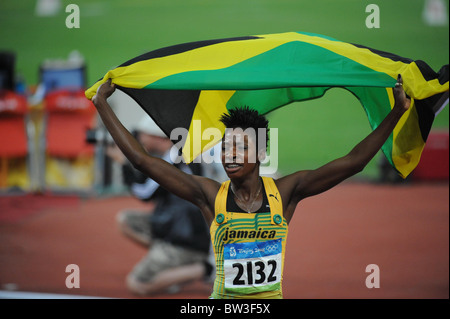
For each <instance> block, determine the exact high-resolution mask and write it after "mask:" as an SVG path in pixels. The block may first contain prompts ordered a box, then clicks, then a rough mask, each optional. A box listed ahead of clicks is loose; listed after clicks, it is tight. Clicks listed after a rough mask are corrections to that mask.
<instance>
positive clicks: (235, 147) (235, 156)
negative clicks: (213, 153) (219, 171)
mask: <svg viewBox="0 0 450 319" xmlns="http://www.w3.org/2000/svg"><path fill="white" fill-rule="evenodd" d="M256 140H257V139H256V136H255V134H254V130H253V134H252V130H249V129H247V130H245V131H243V130H242V129H240V128H237V129H226V130H225V135H224V137H223V139H222V165H223V168H224V169H225V172H226V173H227V176H228V177H229V178H230V179H233V178H242V177H244V176H246V175H248V174H250V173H252V172H254V171H255V170H257V172H258V173H259V164H260V162H259V159H258V150H257V143H256ZM259 153H260V154H259V155H261V153H262V152H259Z"/></svg>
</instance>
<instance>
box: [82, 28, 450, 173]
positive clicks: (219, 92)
mask: <svg viewBox="0 0 450 319" xmlns="http://www.w3.org/2000/svg"><path fill="white" fill-rule="evenodd" d="M448 73H449V69H448V65H445V66H443V67H442V68H441V69H440V71H439V72H437V73H436V72H434V71H433V70H432V69H431V68H430V67H429V66H428V65H427V64H426V63H425V62H423V61H420V60H416V61H414V60H411V59H408V58H404V57H400V56H397V55H394V54H391V53H388V52H382V51H378V50H374V49H371V48H368V47H364V46H361V45H355V44H350V43H345V42H341V41H338V40H335V39H332V38H330V37H326V36H323V35H318V34H311V33H303V32H288V33H280V34H267V35H257V36H247V37H238V38H228V39H219V40H208V41H199V42H192V43H185V44H179V45H175V46H170V47H166V48H162V49H158V50H155V51H151V52H148V53H145V54H143V55H141V56H138V57H136V58H134V59H131V60H129V61H127V62H125V63H123V64H122V65H120V66H118V67H117V68H115V69H113V70H110V71H109V72H108V73H107V74H106V75H105V76H104V77H103V78H102V79H100V80H99V81H98V82H97V83H95V84H94V85H93V86H92V87H91V88H90V89H88V90H87V91H86V97H87V98H89V99H91V98H92V97H93V96H94V95H95V93H96V90H97V88H98V87H99V86H100V85H101V84H102V83H104V82H105V81H106V80H108V79H109V78H111V79H112V83H114V84H116V86H117V88H118V89H120V90H122V91H123V92H125V93H126V94H128V95H129V96H131V97H132V98H133V99H134V100H135V101H136V102H137V103H138V104H139V105H140V106H141V107H142V108H143V109H144V110H145V111H146V112H147V113H148V114H149V115H150V116H151V117H152V118H153V120H154V121H155V122H156V124H157V125H158V126H159V127H160V128H161V129H162V130H163V131H164V132H165V133H166V134H167V136H170V133H171V132H172V130H173V129H175V128H185V129H186V130H189V133H190V134H189V136H190V138H188V139H186V141H185V145H184V147H183V153H184V157H185V159H186V161H187V162H190V161H192V160H193V159H194V158H195V157H196V156H197V155H199V154H200V153H201V152H202V151H204V150H206V149H204V148H205V147H210V146H212V145H214V142H217V141H218V140H219V139H220V137H218V136H213V137H211V138H210V140H208V139H202V144H201V147H196V149H193V145H194V144H195V143H193V140H192V138H193V136H194V135H195V132H193V123H195V122H196V123H201V128H202V129H203V130H204V129H206V128H209V127H215V128H219V129H220V130H221V131H222V132H224V129H225V128H224V127H223V125H222V124H221V123H220V122H219V117H220V115H221V114H222V113H224V112H227V111H228V110H229V109H231V108H234V107H239V106H250V107H251V108H254V109H256V110H258V111H259V112H260V113H261V114H266V113H268V112H271V111H273V110H275V109H277V108H279V107H282V106H283V105H286V104H289V103H291V102H293V101H304V100H309V99H314V98H319V97H321V96H323V95H324V94H325V93H326V91H327V90H329V89H330V88H333V87H341V88H345V89H347V90H348V91H350V92H351V93H352V94H353V95H354V96H355V97H356V98H357V99H358V100H359V101H360V102H361V104H362V106H363V108H364V110H365V112H366V114H367V117H368V120H369V123H370V126H371V128H372V129H375V128H376V127H377V126H378V125H379V124H380V122H381V121H382V120H383V118H384V117H385V116H386V115H387V114H388V113H389V111H390V110H391V108H392V106H393V93H392V92H393V91H392V88H393V87H394V85H395V83H396V79H397V75H398V74H401V75H402V77H403V81H404V89H405V91H406V93H407V95H408V96H409V97H410V98H411V100H412V106H411V108H410V109H409V110H408V111H407V113H406V114H405V115H404V116H403V117H402V119H401V120H400V122H399V124H398V125H397V127H396V128H395V129H394V131H393V133H392V134H391V136H390V138H389V139H388V140H387V142H386V143H385V144H384V146H383V147H382V150H383V152H384V154H385V155H386V157H387V159H388V160H389V162H390V163H391V164H392V166H393V167H394V168H395V169H396V170H397V171H398V172H399V174H400V175H401V176H403V177H406V176H407V175H408V174H409V173H410V172H411V171H412V170H413V169H414V168H415V167H416V165H417V164H418V162H419V159H420V155H421V152H422V150H423V147H424V145H425V141H426V139H427V136H428V134H429V132H430V129H431V125H432V122H433V119H434V117H435V115H436V114H437V113H438V112H439V110H440V109H441V108H442V107H444V106H445V105H446V104H447V103H448V90H449V85H448ZM292 116H295V114H292ZM324 116H326V114H324ZM196 120H200V121H201V122H198V121H196ZM299 121H301V119H299ZM198 136H199V135H198V134H197V137H198ZM200 136H201V135H200ZM197 142H198V141H197Z"/></svg>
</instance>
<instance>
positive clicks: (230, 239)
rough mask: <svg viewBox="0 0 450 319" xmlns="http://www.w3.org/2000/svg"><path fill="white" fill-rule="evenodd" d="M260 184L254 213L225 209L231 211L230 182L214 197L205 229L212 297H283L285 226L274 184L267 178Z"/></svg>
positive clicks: (281, 206)
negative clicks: (207, 230) (208, 226)
mask: <svg viewBox="0 0 450 319" xmlns="http://www.w3.org/2000/svg"><path fill="white" fill-rule="evenodd" d="M262 181H263V185H264V191H263V204H262V207H261V209H260V210H258V212H256V213H245V212H242V211H240V212H238V210H239V209H232V210H236V211H235V212H233V211H228V210H230V209H228V210H227V206H228V207H231V205H230V198H229V197H230V195H231V194H232V193H231V192H230V191H229V186H230V181H226V182H224V183H223V184H222V186H221V188H220V190H219V192H218V194H217V197H216V203H215V220H214V221H213V222H212V224H211V229H210V232H211V240H212V242H213V248H214V254H215V259H216V280H215V282H214V290H213V293H212V295H211V297H212V298H214V299H221V298H258V299H261V298H282V297H283V295H282V289H281V283H282V280H283V266H284V254H285V248H286V237H287V233H288V226H287V222H286V220H285V219H284V217H283V205H282V202H281V197H280V194H279V193H278V189H277V187H276V185H275V182H274V181H273V179H272V178H268V177H262ZM227 202H228V205H227ZM235 207H236V205H235Z"/></svg>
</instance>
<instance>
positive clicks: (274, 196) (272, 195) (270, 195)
mask: <svg viewBox="0 0 450 319" xmlns="http://www.w3.org/2000/svg"><path fill="white" fill-rule="evenodd" d="M269 197H273V198H275V199H276V200H277V202H279V200H278V193H277V194H276V195H274V194H269Z"/></svg>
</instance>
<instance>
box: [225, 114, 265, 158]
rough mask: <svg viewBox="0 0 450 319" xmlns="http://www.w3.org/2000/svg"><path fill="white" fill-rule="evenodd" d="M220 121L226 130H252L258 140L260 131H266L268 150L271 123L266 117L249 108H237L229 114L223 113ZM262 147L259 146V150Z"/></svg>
mask: <svg viewBox="0 0 450 319" xmlns="http://www.w3.org/2000/svg"><path fill="white" fill-rule="evenodd" d="M220 121H221V122H222V123H223V124H224V125H225V128H233V129H234V128H241V129H242V130H244V131H245V130H246V129H248V128H252V129H254V130H255V132H256V138H257V140H259V139H258V134H259V132H258V129H259V128H262V129H265V133H266V145H264V146H265V147H266V148H267V145H268V142H269V121H268V120H267V119H266V117H265V116H264V115H261V114H259V112H258V111H257V110H255V109H251V108H250V107H248V106H243V107H237V108H233V109H230V110H229V111H228V114H227V113H223V114H222V116H221V117H220ZM260 147H262V145H258V149H259V148H260Z"/></svg>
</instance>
